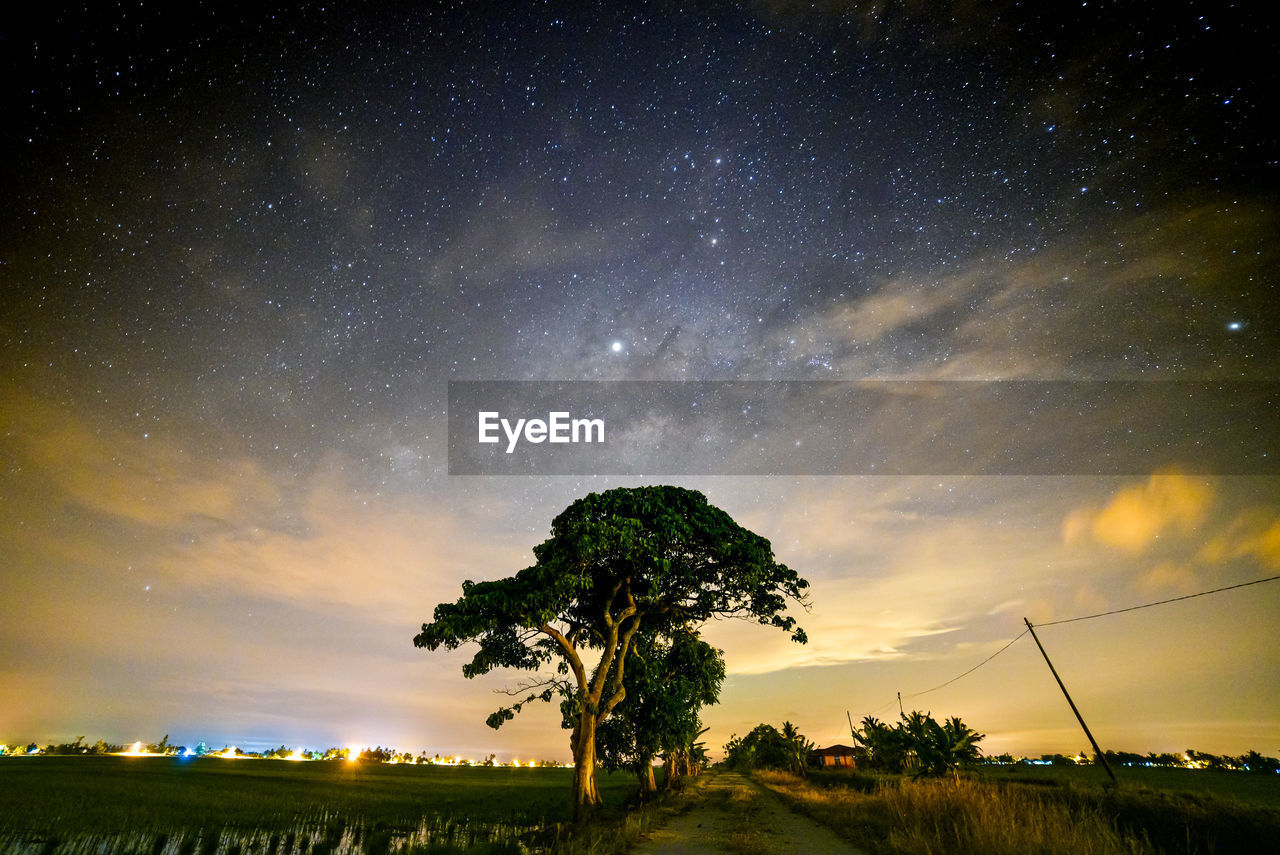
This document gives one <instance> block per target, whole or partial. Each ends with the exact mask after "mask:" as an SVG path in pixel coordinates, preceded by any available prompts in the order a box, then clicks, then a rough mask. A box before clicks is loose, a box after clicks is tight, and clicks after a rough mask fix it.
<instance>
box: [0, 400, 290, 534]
mask: <svg viewBox="0 0 1280 855" xmlns="http://www.w3.org/2000/svg"><path fill="white" fill-rule="evenodd" d="M0 413H3V415H0V419H2V420H3V421H0V427H2V428H3V431H4V434H5V436H6V438H7V440H8V442H9V443H11V444H12V446H13V448H14V452H15V455H16V456H17V457H19V458H20V459H21V460H22V461H23V462H24V463H25V464H26V466H27V467H29V468H31V469H33V470H35V473H34V474H35V475H36V477H37V478H40V479H43V481H44V484H45V487H46V488H49V489H51V490H52V496H51V498H55V499H56V500H57V501H62V502H70V503H72V504H74V505H77V506H79V507H81V508H83V509H86V510H89V511H92V512H94V513H97V514H102V515H105V516H108V517H112V518H115V519H118V520H123V521H127V522H130V523H136V524H139V525H143V526H148V527H156V528H169V527H174V526H177V525H180V524H184V523H187V522H190V521H192V520H194V519H203V520H207V521H216V522H233V521H236V520H244V519H251V518H254V517H255V516H261V515H263V514H264V513H265V509H266V508H269V507H271V506H273V505H274V504H275V503H276V502H277V501H278V499H279V496H280V492H279V490H278V488H277V487H276V485H275V484H274V483H273V482H272V481H271V479H270V478H269V477H268V476H267V474H266V473H265V472H264V471H263V469H262V468H261V467H260V466H259V465H258V464H256V463H255V462H254V461H252V460H250V459H248V458H245V457H240V458H237V457H234V456H231V457H227V458H223V459H218V460H213V459H207V458H201V457H199V456H198V455H195V454H193V453H191V452H188V451H187V450H185V449H184V448H183V447H182V446H180V445H177V444H175V443H174V442H173V441H171V440H169V439H167V438H165V437H164V436H156V437H152V436H149V435H148V434H146V433H143V432H142V431H133V432H126V431H124V430H121V429H119V428H116V427H114V426H112V425H110V424H101V425H94V424H91V423H89V422H88V421H86V420H85V419H83V418H80V417H77V416H75V415H73V414H72V413H71V412H70V411H68V410H66V409H64V408H62V407H59V406H58V405H56V404H54V403H52V402H50V401H48V400H46V399H44V398H42V397H40V396H39V395H35V394H32V393H31V392H29V391H28V390H25V389H23V388H22V387H19V386H16V385H6V386H4V387H2V388H0Z"/></svg>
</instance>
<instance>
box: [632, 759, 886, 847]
mask: <svg viewBox="0 0 1280 855" xmlns="http://www.w3.org/2000/svg"><path fill="white" fill-rule="evenodd" d="M704 778H705V780H704V781H702V782H700V784H701V785H700V786H699V787H697V788H696V789H694V790H692V791H691V792H690V793H689V802H690V807H689V808H688V809H687V810H684V811H682V812H681V813H679V814H677V815H676V816H674V817H673V818H672V819H671V820H670V821H669V822H668V823H667V824H666V825H664V826H662V827H661V828H659V829H657V830H655V831H652V832H650V833H649V834H647V835H645V837H644V838H643V839H642V840H641V841H640V843H639V844H638V845H637V846H636V848H635V849H634V850H632V851H633V852H634V853H636V855H658V853H662V855H704V853H705V855H714V853H734V855H743V853H784V852H785V853H790V852H804V853H807V855H861V852H860V850H858V849H855V848H854V847H853V846H852V845H850V844H849V843H848V842H846V841H844V840H842V839H841V838H840V837H838V836H837V835H836V834H835V832H833V831H831V830H830V829H828V828H825V827H824V826H821V825H818V824H817V823H815V822H814V821H813V820H811V819H808V818H807V817H804V816H801V815H799V814H797V813H794V812H793V811H791V810H790V809H789V808H787V807H786V806H785V805H784V804H783V803H782V802H781V801H779V800H778V797H777V796H775V795H773V794H772V793H770V792H769V791H767V790H765V789H764V788H762V787H759V786H757V785H756V784H754V783H752V782H751V781H749V780H747V779H746V778H745V777H743V776H742V775H739V774H737V773H736V772H710V773H708V774H707V775H705V776H704Z"/></svg>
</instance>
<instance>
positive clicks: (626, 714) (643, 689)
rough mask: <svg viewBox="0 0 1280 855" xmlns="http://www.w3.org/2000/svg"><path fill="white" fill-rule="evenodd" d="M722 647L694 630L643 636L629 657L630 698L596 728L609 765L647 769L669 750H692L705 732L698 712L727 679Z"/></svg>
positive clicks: (713, 699)
mask: <svg viewBox="0 0 1280 855" xmlns="http://www.w3.org/2000/svg"><path fill="white" fill-rule="evenodd" d="M724 676H725V669H724V658H723V654H722V653H721V651H719V650H717V649H715V648H714V647H712V646H711V645H709V644H707V643H706V642H705V641H703V640H702V639H700V638H698V636H697V635H696V634H694V633H692V632H690V631H688V630H677V631H675V632H673V633H672V636H671V638H670V640H666V639H663V638H661V637H659V636H656V635H654V634H645V635H643V636H638V637H637V638H636V640H635V641H634V642H633V644H632V648H631V652H630V654H629V658H628V661H627V667H626V677H625V680H624V687H625V688H626V692H627V703H625V704H623V705H621V706H619V707H618V708H617V710H616V711H615V713H614V715H612V716H610V717H609V718H608V719H607V720H605V721H604V722H603V723H602V724H601V725H600V728H599V729H598V730H597V731H596V749H597V754H598V756H599V758H600V760H601V762H602V763H603V765H604V766H605V768H607V769H630V770H632V771H634V772H642V771H643V769H644V767H646V766H650V765H652V763H653V761H654V759H655V758H657V757H658V756H659V755H660V754H665V753H667V752H678V751H681V750H692V749H693V747H694V741H695V740H696V739H697V737H698V735H699V734H700V733H701V731H702V723H701V721H700V720H699V718H698V712H699V710H701V709H702V707H703V706H705V705H710V704H714V703H715V702H716V700H717V699H718V698H719V695H720V684H721V683H722V682H723V681H724Z"/></svg>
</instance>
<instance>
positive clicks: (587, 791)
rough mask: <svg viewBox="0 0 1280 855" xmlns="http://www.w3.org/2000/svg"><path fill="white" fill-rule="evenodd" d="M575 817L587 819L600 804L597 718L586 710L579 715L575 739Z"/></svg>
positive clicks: (574, 733) (576, 818)
mask: <svg viewBox="0 0 1280 855" xmlns="http://www.w3.org/2000/svg"><path fill="white" fill-rule="evenodd" d="M570 745H571V747H572V748H573V818H574V819H575V820H581V819H585V818H586V816H587V814H588V813H589V812H590V811H591V808H593V807H595V806H596V805H598V804H600V793H599V791H598V790H597V789H596V719H595V716H593V715H591V714H590V713H589V712H587V711H586V710H583V711H582V713H581V714H580V715H579V717H578V726H577V727H576V728H574V732H573V739H572V740H571V741H570Z"/></svg>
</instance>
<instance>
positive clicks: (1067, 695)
mask: <svg viewBox="0 0 1280 855" xmlns="http://www.w3.org/2000/svg"><path fill="white" fill-rule="evenodd" d="M1022 622H1023V623H1025V624H1026V625H1027V629H1028V630H1029V631H1030V632H1031V637H1032V639H1034V640H1035V643H1036V647H1039V648H1040V655H1041V656H1043V657H1044V661H1045V664H1047V665H1048V666H1049V672H1050V673H1052V674H1053V679H1055V680H1057V681H1058V688H1059V689H1061V690H1062V696H1063V697H1064V698H1066V699H1067V703H1068V704H1070V705H1071V711H1072V712H1073V713H1075V714H1076V721H1078V722H1080V727H1082V728H1084V735H1085V736H1087V737H1089V744H1090V745H1092V746H1093V753H1094V756H1096V757H1097V758H1098V760H1099V761H1100V762H1101V763H1102V768H1103V769H1106V770H1107V777H1109V778H1110V779H1111V783H1113V784H1115V785H1116V786H1119V785H1120V782H1119V781H1117V780H1116V774H1115V772H1112V771H1111V764H1109V763H1108V762H1107V756H1106V755H1105V754H1103V753H1102V749H1101V748H1099V747H1098V740H1096V739H1094V738H1093V734H1092V733H1090V732H1089V725H1087V724H1085V723H1084V716H1082V715H1080V710H1078V709H1076V702H1075V701H1073V700H1071V694H1070V693H1069V692H1068V691H1067V687H1066V686H1065V685H1063V683H1062V678H1061V677H1059V676H1058V669H1056V668H1054V667H1053V663H1052V662H1050V661H1049V654H1048V653H1045V652H1044V645H1043V644H1041V643H1040V638H1039V637H1038V636H1037V635H1036V630H1035V627H1033V626H1032V625H1031V621H1029V620H1027V619H1026V618H1025V617H1024V618H1023V619H1022Z"/></svg>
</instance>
